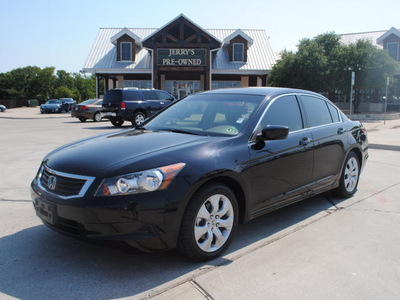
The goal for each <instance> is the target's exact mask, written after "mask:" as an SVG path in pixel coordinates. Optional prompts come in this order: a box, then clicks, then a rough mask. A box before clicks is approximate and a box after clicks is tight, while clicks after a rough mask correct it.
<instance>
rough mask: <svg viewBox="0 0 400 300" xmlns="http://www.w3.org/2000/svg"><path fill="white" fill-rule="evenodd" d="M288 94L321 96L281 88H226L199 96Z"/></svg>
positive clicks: (304, 91) (305, 91)
mask: <svg viewBox="0 0 400 300" xmlns="http://www.w3.org/2000/svg"><path fill="white" fill-rule="evenodd" d="M289 93H299V94H302V93H307V94H312V95H316V96H320V97H321V96H322V95H321V94H318V93H315V92H312V91H307V90H301V89H292V88H281V87H243V88H228V89H219V90H211V91H206V92H203V93H201V94H246V95H259V96H265V97H268V96H278V95H281V94H289Z"/></svg>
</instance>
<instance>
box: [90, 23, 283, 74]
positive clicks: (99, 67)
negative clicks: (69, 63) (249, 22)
mask: <svg viewBox="0 0 400 300" xmlns="http://www.w3.org/2000/svg"><path fill="white" fill-rule="evenodd" d="M123 29H124V28H100V31H99V33H98V35H97V37H96V40H95V42H94V44H93V47H92V49H91V51H90V53H89V55H88V58H87V60H86V62H85V65H84V67H83V70H84V71H85V72H89V73H115V74H117V73H119V74H122V73H151V70H152V68H151V56H150V53H149V51H148V50H147V49H145V48H139V49H140V50H139V52H138V53H137V54H136V61H135V62H119V61H117V47H116V46H115V45H113V44H112V43H111V38H112V37H114V36H115V35H117V34H118V33H119V32H120V31H121V30H123ZM128 29H129V30H130V31H132V33H133V34H135V35H137V36H138V37H139V38H140V39H141V40H142V41H143V40H145V39H146V37H148V36H150V35H151V34H153V33H155V32H156V31H157V30H158V29H154V28H128ZM205 31H207V32H208V33H209V34H211V35H212V36H215V37H216V38H217V39H219V40H221V41H222V40H224V39H225V38H226V37H228V36H229V35H231V34H232V33H234V32H235V31H236V29H206V30H205ZM242 31H243V32H244V33H245V34H246V35H248V36H249V37H251V38H252V39H253V45H251V46H250V47H249V49H248V52H247V62H245V63H238V62H230V61H229V57H228V51H227V49H226V48H224V47H222V48H221V49H218V50H217V51H215V52H216V54H214V55H213V59H212V69H213V73H214V74H218V73H219V74H225V73H226V74H228V73H231V74H240V73H241V74H259V75H261V74H267V73H268V71H269V70H271V69H272V66H273V65H274V64H275V62H276V55H275V53H274V51H273V50H272V47H271V45H270V42H269V38H268V36H267V33H266V32H265V30H255V29H251V30H242ZM213 52H214V51H213Z"/></svg>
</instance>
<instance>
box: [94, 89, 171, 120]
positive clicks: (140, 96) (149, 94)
mask: <svg viewBox="0 0 400 300" xmlns="http://www.w3.org/2000/svg"><path fill="white" fill-rule="evenodd" d="M174 100H175V98H174V96H172V95H170V94H168V93H167V92H165V91H162V90H156V89H137V88H117V89H111V90H109V91H107V92H106V94H105V95H104V98H103V104H102V106H103V110H102V117H103V118H106V119H109V120H110V121H111V123H112V124H113V125H114V126H116V127H121V126H122V124H123V123H124V121H130V122H132V125H133V126H138V125H140V124H142V123H143V122H144V120H145V119H147V118H148V117H150V116H152V115H153V114H155V113H156V112H158V111H159V110H161V109H163V108H164V107H166V106H168V105H169V104H170V103H171V102H173V101H174Z"/></svg>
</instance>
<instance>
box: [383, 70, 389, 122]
mask: <svg viewBox="0 0 400 300" xmlns="http://www.w3.org/2000/svg"><path fill="white" fill-rule="evenodd" d="M388 93H389V77H387V80H386V98H385V117H384V120H383V125H386V109H387V101H388Z"/></svg>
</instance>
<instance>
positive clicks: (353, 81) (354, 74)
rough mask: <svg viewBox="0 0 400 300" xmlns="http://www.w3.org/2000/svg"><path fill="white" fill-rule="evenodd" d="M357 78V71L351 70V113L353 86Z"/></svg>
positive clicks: (351, 107)
mask: <svg viewBox="0 0 400 300" xmlns="http://www.w3.org/2000/svg"><path fill="white" fill-rule="evenodd" d="M355 79H356V73H354V72H351V85H350V115H351V113H352V110H353V86H354V83H355Z"/></svg>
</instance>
